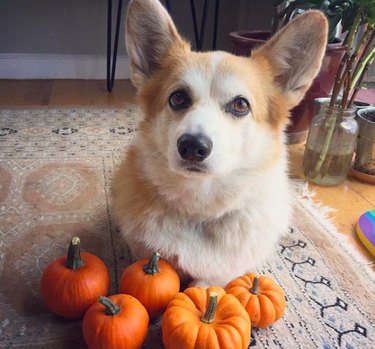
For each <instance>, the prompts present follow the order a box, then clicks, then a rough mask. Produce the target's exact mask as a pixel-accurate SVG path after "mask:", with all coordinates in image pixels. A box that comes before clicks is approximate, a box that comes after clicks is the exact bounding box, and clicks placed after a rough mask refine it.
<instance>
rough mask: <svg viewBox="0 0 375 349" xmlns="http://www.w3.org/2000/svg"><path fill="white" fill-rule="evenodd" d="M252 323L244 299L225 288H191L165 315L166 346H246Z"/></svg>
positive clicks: (196, 348)
mask: <svg viewBox="0 0 375 349" xmlns="http://www.w3.org/2000/svg"><path fill="white" fill-rule="evenodd" d="M250 331H251V323H250V318H249V315H248V314H247V312H246V310H245V309H244V307H243V306H242V305H241V304H240V302H239V301H238V300H237V299H236V298H235V297H234V296H233V295H231V294H226V293H225V290H224V289H223V288H221V287H209V288H207V289H205V288H199V287H190V288H188V289H186V290H185V291H184V292H183V293H178V294H177V295H176V296H175V298H173V300H172V301H171V302H170V303H169V305H168V307H167V310H166V311H165V313H164V315H163V320H162V332H163V343H164V345H165V347H166V349H176V348H178V349H246V348H247V347H248V345H249V343H250Z"/></svg>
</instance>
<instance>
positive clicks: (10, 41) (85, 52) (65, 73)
mask: <svg viewBox="0 0 375 349" xmlns="http://www.w3.org/2000/svg"><path fill="white" fill-rule="evenodd" d="M195 2H196V6H197V12H198V13H201V10H202V7H203V1H202V0H196V1H195ZM127 3H128V1H127V0H125V1H124V9H125V8H126V5H127ZM271 3H272V0H221V8H220V19H219V35H218V49H224V50H230V49H231V43H230V41H229V39H228V33H229V32H230V31H233V30H238V29H244V28H245V29H247V28H250V29H254V28H257V29H267V28H268V27H269V26H270V18H271V15H272V6H271ZM171 4H172V15H173V18H174V20H175V21H176V25H177V27H178V29H179V30H180V31H181V33H182V34H183V35H184V36H185V37H186V38H187V39H189V40H191V41H192V42H193V41H194V34H193V24H192V19H191V12H190V1H189V0H171ZM209 4H210V7H209V18H208V25H207V31H206V40H205V44H204V47H205V48H206V49H208V48H210V47H211V40H212V26H213V14H214V5H215V0H211V1H210V2H209ZM113 6H114V12H117V2H116V1H114V5H113ZM124 12H125V11H123V14H124ZM198 20H199V22H200V15H198ZM122 22H123V21H122ZM113 23H114V21H113ZM106 35H107V1H105V0H32V1H31V0H1V1H0V78H104V77H105V69H106V68H105V67H106V65H105V61H106V45H107V44H106ZM127 63H128V62H127V57H126V53H125V49H124V44H123V29H122V30H121V37H120V45H119V67H118V70H117V77H120V78H124V77H127V76H128V68H127Z"/></svg>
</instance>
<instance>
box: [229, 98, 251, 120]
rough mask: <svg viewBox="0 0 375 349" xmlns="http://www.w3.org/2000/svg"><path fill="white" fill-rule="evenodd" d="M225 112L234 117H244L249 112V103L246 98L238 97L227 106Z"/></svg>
mask: <svg viewBox="0 0 375 349" xmlns="http://www.w3.org/2000/svg"><path fill="white" fill-rule="evenodd" d="M225 111H226V112H228V113H232V114H233V115H235V116H245V115H246V114H248V113H249V111H250V103H249V101H248V100H247V99H246V98H244V97H240V96H238V97H236V98H235V99H233V100H232V101H231V102H229V103H228V104H227V106H226V108H225Z"/></svg>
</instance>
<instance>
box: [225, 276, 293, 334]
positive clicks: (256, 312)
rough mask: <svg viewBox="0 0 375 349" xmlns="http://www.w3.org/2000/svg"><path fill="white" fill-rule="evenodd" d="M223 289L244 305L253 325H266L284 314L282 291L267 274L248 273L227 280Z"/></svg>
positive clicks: (284, 304)
mask: <svg viewBox="0 0 375 349" xmlns="http://www.w3.org/2000/svg"><path fill="white" fill-rule="evenodd" d="M225 290H226V291H227V293H229V294H232V295H234V296H235V297H236V298H237V299H238V300H239V301H240V302H241V304H242V305H243V306H244V307H245V309H246V311H247V312H248V314H249V315H250V319H251V324H252V325H253V326H254V327H260V328H264V327H267V326H269V325H271V324H273V323H274V322H275V321H277V320H279V319H280V318H281V316H282V315H283V314H284V311H285V306H286V301H285V295H284V291H283V289H282V288H281V287H280V286H279V285H278V284H277V283H276V282H275V281H274V280H273V279H272V278H270V277H268V276H265V275H260V276H258V275H257V274H255V273H248V274H246V275H243V276H240V277H239V278H237V279H234V280H232V281H231V282H229V283H228V284H227V285H226V286H225Z"/></svg>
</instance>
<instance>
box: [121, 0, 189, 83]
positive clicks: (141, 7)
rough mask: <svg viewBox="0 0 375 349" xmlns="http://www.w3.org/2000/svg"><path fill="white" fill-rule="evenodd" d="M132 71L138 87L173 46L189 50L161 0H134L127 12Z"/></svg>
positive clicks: (158, 66) (177, 48)
mask: <svg viewBox="0 0 375 349" xmlns="http://www.w3.org/2000/svg"><path fill="white" fill-rule="evenodd" d="M126 47H127V50H128V54H129V58H130V74H131V80H132V82H133V84H134V85H135V86H136V87H137V88H138V89H139V88H140V87H142V85H143V84H144V83H145V81H146V80H147V79H148V78H149V77H150V76H151V75H152V74H153V73H154V72H155V71H157V70H158V68H160V66H161V65H162V63H163V60H164V59H165V57H166V56H167V55H168V54H169V53H170V52H171V50H172V49H176V50H177V52H178V50H182V51H185V50H189V46H188V44H187V43H185V42H184V41H183V40H182V38H181V37H180V36H179V34H178V32H177V29H176V27H175V25H174V23H173V21H172V19H171V18H170V16H169V14H168V12H167V11H166V10H165V8H164V7H163V6H162V4H161V3H160V2H159V0H131V1H130V3H129V5H128V11H127V16H126Z"/></svg>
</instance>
